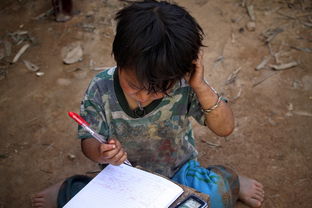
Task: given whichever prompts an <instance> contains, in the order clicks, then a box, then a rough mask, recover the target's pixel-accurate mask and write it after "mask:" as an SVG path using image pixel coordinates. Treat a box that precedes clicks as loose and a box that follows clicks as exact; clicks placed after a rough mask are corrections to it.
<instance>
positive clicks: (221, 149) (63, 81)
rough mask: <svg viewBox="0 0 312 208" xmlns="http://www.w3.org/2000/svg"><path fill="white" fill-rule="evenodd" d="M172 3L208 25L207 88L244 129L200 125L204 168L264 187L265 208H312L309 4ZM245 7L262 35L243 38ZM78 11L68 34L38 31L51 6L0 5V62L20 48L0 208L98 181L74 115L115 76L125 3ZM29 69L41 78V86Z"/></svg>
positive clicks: (6, 69) (2, 148) (4, 92)
mask: <svg viewBox="0 0 312 208" xmlns="http://www.w3.org/2000/svg"><path fill="white" fill-rule="evenodd" d="M176 2H178V3H179V4H180V5H182V6H184V7H186V8H187V9H188V10H189V11H190V12H191V14H192V15H193V16H194V17H195V18H196V19H197V20H198V22H199V23H200V24H201V25H202V27H203V29H204V31H205V33H206V37H205V41H204V43H205V45H206V46H207V47H206V48H205V49H204V50H205V59H204V62H205V70H206V74H205V76H206V78H207V80H208V81H209V82H210V84H211V85H212V86H214V87H215V88H216V89H217V90H218V91H219V92H222V93H223V94H224V95H226V96H227V97H228V98H229V99H230V103H231V106H232V109H233V111H234V114H235V118H236V129H235V131H234V132H233V133H232V135H230V136H229V137H227V138H220V137H217V136H215V135H214V134H213V133H211V132H210V131H209V130H206V129H205V127H200V126H198V125H197V124H195V123H194V128H195V132H196V137H197V141H196V142H197V145H198V148H199V151H200V158H199V159H200V161H201V162H202V164H203V165H208V164H223V165H226V166H229V167H232V168H234V169H235V170H237V171H238V172H240V173H241V174H243V175H246V176H249V177H253V178H256V179H257V180H259V181H261V182H262V183H263V184H264V186H265V192H266V198H265V202H264V205H263V207H267V208H275V207H276V208H284V207H298V208H299V207H300V208H308V207H311V206H312V205H311V204H312V193H311V185H312V178H311V175H312V174H311V173H312V163H311V162H309V161H310V160H311V156H312V151H311V149H312V136H311V135H312V107H311V106H312V71H311V65H312V56H311V50H312V49H311V48H312V42H311V41H312V33H311V25H312V16H311V14H312V5H311V1H309V0H284V1H282V0H272V1H265V0H258V1H253V2H252V1H241V0H218V1H217V0H192V1H190V0H177V1H176ZM244 2H245V3H246V4H247V5H253V6H254V12H255V17H256V19H255V23H256V27H255V31H249V30H248V29H247V28H246V24H247V22H249V21H250V16H249V15H248V14H247V11H246V6H244V5H242V4H243V3H244ZM74 3H75V11H76V15H75V16H74V17H73V19H71V20H70V21H68V22H66V23H57V22H55V21H54V19H53V15H49V16H45V17H42V18H41V19H35V17H37V16H38V15H40V14H42V13H43V12H45V11H47V10H49V8H51V5H50V1H44V0H40V1H34V0H19V1H16V0H5V1H1V3H0V23H1V24H0V40H1V41H2V42H1V44H0V55H1V54H4V55H5V53H3V52H5V51H4V44H3V41H4V40H6V41H7V42H10V43H12V53H11V55H9V56H7V57H4V58H2V60H1V65H0V66H1V68H0V72H1V75H0V118H1V121H0V129H1V131H0V138H1V140H0V141H1V143H0V156H1V157H0V172H1V177H0V184H1V186H0V207H1V208H7V207H30V203H29V198H30V197H29V196H30V194H32V193H35V192H37V191H40V190H41V189H43V188H45V187H47V186H49V185H52V184H54V183H56V182H58V181H60V180H62V179H64V178H65V177H68V176H71V175H73V174H84V173H85V172H87V171H93V170H97V169H98V168H97V166H96V164H94V163H93V162H91V161H89V160H88V159H86V158H85V157H84V156H83V154H82V153H81V150H80V143H79V141H78V140H77V139H75V135H76V128H77V126H76V125H75V123H73V121H72V120H71V119H69V118H68V116H67V112H68V111H76V112H78V110H79V103H80V100H81V98H82V96H83V94H84V91H85V89H86V87H87V85H88V83H89V81H90V79H91V78H92V77H93V76H94V75H95V74H96V73H98V71H95V70H93V69H94V68H95V67H102V68H104V67H108V66H113V65H114V61H113V58H112V57H111V55H110V54H111V44H112V40H113V35H114V22H113V21H112V17H113V14H114V13H115V12H116V11H117V10H118V9H119V8H121V7H122V6H123V5H124V4H126V3H124V2H120V1H114V0H102V1H101V0H89V1H83V0H75V1H74ZM269 28H271V29H275V28H280V30H275V31H281V30H282V32H280V33H278V34H276V36H275V37H274V38H273V39H272V40H270V41H269V43H270V44H266V43H265V38H264V36H263V33H264V32H265V31H266V30H267V29H269ZM16 31H28V33H29V34H30V36H31V37H33V38H34V39H35V40H34V41H33V42H31V41H29V40H24V41H22V42H21V43H19V44H16V43H15V42H14V41H13V39H12V38H11V37H10V36H8V34H9V33H13V32H16ZM77 41H78V42H80V43H81V45H82V47H83V53H84V55H83V60H82V61H80V62H78V63H75V64H71V65H65V64H63V62H62V48H63V47H65V46H67V45H69V44H71V43H74V42H77ZM26 42H29V43H30V47H29V48H28V49H27V50H26V52H25V53H24V54H23V55H22V56H21V58H20V59H19V60H18V61H17V62H16V63H14V64H8V63H9V62H12V60H13V58H14V56H15V54H16V53H17V52H18V50H19V49H20V48H21V47H22V46H23V45H25V44H26ZM268 45H270V47H271V53H270V50H269V47H268ZM7 55H8V54H7ZM272 55H275V58H274V57H273V56H272ZM265 56H271V59H270V61H269V63H268V64H267V65H266V67H265V68H264V69H261V70H259V71H256V70H255V67H256V66H257V65H258V64H259V63H260V62H261V61H262V60H263V58H264V57H265ZM23 60H27V61H30V62H32V63H34V64H36V65H38V66H39V67H40V71H41V72H44V73H45V74H44V75H43V76H41V77H38V76H36V74H35V72H31V71H29V70H27V68H26V67H25V65H24V63H23ZM292 61H297V62H298V63H300V64H299V65H298V66H296V67H292V68H290V69H286V70H281V71H274V70H272V69H271V68H270V67H268V66H269V64H275V65H279V64H285V63H289V62H292ZM235 72H237V73H235ZM231 75H232V79H231ZM237 207H245V206H244V205H242V204H241V203H238V206H237Z"/></svg>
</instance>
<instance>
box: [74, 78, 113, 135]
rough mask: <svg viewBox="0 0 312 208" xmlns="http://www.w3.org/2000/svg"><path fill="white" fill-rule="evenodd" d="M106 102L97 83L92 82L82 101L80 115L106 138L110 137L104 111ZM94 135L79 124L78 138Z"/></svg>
mask: <svg viewBox="0 0 312 208" xmlns="http://www.w3.org/2000/svg"><path fill="white" fill-rule="evenodd" d="M104 102H105V101H103V100H102V96H101V95H100V94H99V90H98V88H97V85H96V83H94V82H91V84H90V86H89V87H88V89H87V91H86V94H85V96H84V99H83V100H82V101H81V106H80V116H81V117H82V118H84V119H85V120H86V121H87V122H88V123H89V124H90V127H91V128H92V129H93V130H95V131H96V132H97V133H99V134H101V135H103V136H104V137H105V138H108V137H109V128H108V124H107V119H106V112H105V111H104V107H103V106H104ZM91 137H92V135H91V134H90V133H88V132H87V131H85V130H84V129H83V128H82V127H81V126H78V138H80V139H84V138H91Z"/></svg>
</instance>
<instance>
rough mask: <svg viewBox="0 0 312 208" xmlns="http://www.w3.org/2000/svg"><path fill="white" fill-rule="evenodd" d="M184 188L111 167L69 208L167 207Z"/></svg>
mask: <svg viewBox="0 0 312 208" xmlns="http://www.w3.org/2000/svg"><path fill="white" fill-rule="evenodd" d="M182 193H183V189H182V188H181V187H180V186H178V185H176V184H174V183H173V182H171V181H170V180H168V179H165V178H163V177H160V176H157V175H154V174H151V173H149V172H146V171H143V170H140V169H137V168H134V167H130V166H128V165H124V164H122V165H120V166H113V165H108V166H107V167H106V168H105V169H104V170H102V171H101V172H100V173H99V174H98V175H97V176H96V177H95V178H94V179H93V180H92V181H90V183H89V184H88V185H86V186H85V187H84V188H83V189H82V190H81V191H80V192H79V193H78V194H77V195H76V196H74V198H72V199H71V200H70V201H69V202H68V203H67V204H66V205H65V206H64V207H65V208H86V207H92V208H103V207H114V208H147V207H151V208H167V207H169V206H170V205H171V204H172V203H173V202H174V201H175V200H176V199H177V198H178V197H179V196H180V195H181V194H182Z"/></svg>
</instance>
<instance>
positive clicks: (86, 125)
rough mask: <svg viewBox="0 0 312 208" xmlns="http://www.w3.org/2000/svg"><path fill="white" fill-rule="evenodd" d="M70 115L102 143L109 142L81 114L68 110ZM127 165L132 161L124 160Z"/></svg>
mask: <svg viewBox="0 0 312 208" xmlns="http://www.w3.org/2000/svg"><path fill="white" fill-rule="evenodd" d="M68 115H69V116H70V117H71V118H72V119H74V120H75V121H76V122H77V123H78V124H79V125H80V126H81V127H82V128H83V129H84V130H86V131H87V132H89V133H90V134H91V135H92V136H93V137H94V138H95V139H96V140H98V141H99V142H100V143H107V140H106V139H105V138H104V136H102V135H101V134H99V133H97V132H96V131H94V130H93V129H92V128H90V124H89V123H88V122H86V121H85V120H84V119H83V118H82V117H81V116H79V115H78V114H77V113H75V112H68ZM124 163H125V164H126V165H129V166H132V165H131V163H130V162H129V161H128V160H125V162H124Z"/></svg>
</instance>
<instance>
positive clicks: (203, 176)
mask: <svg viewBox="0 0 312 208" xmlns="http://www.w3.org/2000/svg"><path fill="white" fill-rule="evenodd" d="M171 179H172V180H173V181H176V182H177V183H180V184H182V185H185V186H188V187H191V188H194V189H196V190H197V191H199V192H202V193H205V194H208V195H209V196H210V206H209V207H211V208H230V207H234V206H235V203H236V201H237V199H238V194H239V179H238V176H237V174H236V173H235V172H234V171H232V170H231V169H229V168H226V167H223V166H209V167H208V168H203V167H201V166H200V164H199V162H197V161H194V160H190V161H188V162H187V163H186V164H184V165H183V166H182V167H181V168H180V170H179V171H178V172H177V173H176V174H175V175H174V176H173V177H172V178H171Z"/></svg>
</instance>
